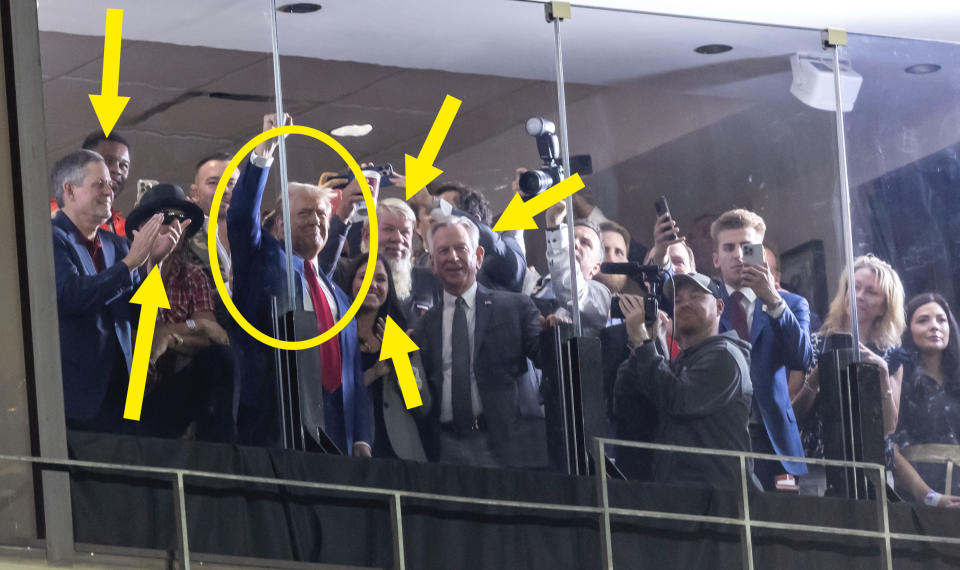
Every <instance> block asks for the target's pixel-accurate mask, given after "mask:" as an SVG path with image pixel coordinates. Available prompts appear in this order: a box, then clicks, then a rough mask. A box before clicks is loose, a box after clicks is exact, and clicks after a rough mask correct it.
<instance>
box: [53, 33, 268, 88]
mask: <svg viewBox="0 0 960 570" xmlns="http://www.w3.org/2000/svg"><path fill="white" fill-rule="evenodd" d="M81 37H82V36H81ZM101 49H102V44H101ZM264 60H266V61H269V60H270V55H269V54H259V53H252V52H242V51H237V50H218V49H212V48H204V47H195V46H179V45H173V44H160V43H156V42H138V41H126V42H123V48H122V50H121V57H120V90H121V93H120V94H121V95H122V94H123V87H124V85H125V84H131V83H133V84H138V83H139V84H145V85H162V86H164V87H179V88H183V89H186V88H192V87H197V86H201V85H204V84H207V83H209V82H211V81H214V80H216V79H218V78H220V77H223V76H224V75H228V74H230V73H231V72H233V71H236V70H238V69H242V68H245V67H247V66H249V65H252V64H254V63H256V62H258V61H264ZM102 73H103V72H102V63H101V61H100V59H99V58H98V59H97V60H96V61H93V62H90V63H89V64H87V65H85V66H83V67H81V68H79V69H77V70H76V71H74V72H73V73H71V74H70V75H71V76H73V77H82V78H85V79H90V80H94V81H100V78H101V76H102ZM262 80H263V81H269V82H270V84H271V85H272V84H273V74H272V73H271V74H270V75H264V76H263V79H262Z"/></svg>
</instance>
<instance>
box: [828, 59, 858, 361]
mask: <svg viewBox="0 0 960 570" xmlns="http://www.w3.org/2000/svg"><path fill="white" fill-rule="evenodd" d="M832 47H833V87H834V91H835V99H836V101H835V104H836V126H837V160H838V162H839V164H838V167H839V173H838V176H840V216H841V218H842V225H843V234H842V236H841V237H842V240H843V253H844V257H845V258H846V259H845V260H844V261H845V262H846V268H847V269H846V271H847V283H848V284H849V285H848V286H847V291H852V290H853V284H854V283H856V279H855V277H854V273H855V272H854V267H853V223H852V221H851V215H850V179H849V178H848V172H847V146H846V144H847V142H846V134H845V133H844V128H843V95H842V92H841V88H840V46H838V45H834V46H832ZM852 301H853V296H852V295H850V294H849V293H848V294H847V304H848V305H849V308H850V332H851V333H852V334H853V354H854V359H855V360H860V333H859V330H858V328H859V327H858V326H857V304H856V303H855V302H852Z"/></svg>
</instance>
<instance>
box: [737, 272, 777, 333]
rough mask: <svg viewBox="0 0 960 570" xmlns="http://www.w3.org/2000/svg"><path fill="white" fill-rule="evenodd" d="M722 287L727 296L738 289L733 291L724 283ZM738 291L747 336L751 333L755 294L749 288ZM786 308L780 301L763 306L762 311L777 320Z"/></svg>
mask: <svg viewBox="0 0 960 570" xmlns="http://www.w3.org/2000/svg"><path fill="white" fill-rule="evenodd" d="M723 286H724V287H726V288H727V295H733V294H734V293H735V292H736V291H738V289H734V288H733V287H731V286H730V285H727V284H726V283H724V284H723ZM739 291H740V293H741V294H742V295H743V299H741V301H740V304H741V306H742V307H743V309H744V311H746V313H747V333H748V334H749V333H752V332H753V308H754V307H755V306H756V301H757V294H756V293H755V292H754V291H753V289H751V288H749V287H743V288H742V289H739ZM786 308H787V304H786V303H784V302H782V301H781V302H780V303H779V304H778V305H775V306H773V307H768V306H767V305H763V310H764V311H765V312H766V313H767V314H768V315H770V318H771V319H779V318H780V315H782V314H783V311H784V310H786Z"/></svg>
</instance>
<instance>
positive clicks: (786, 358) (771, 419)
mask: <svg viewBox="0 0 960 570" xmlns="http://www.w3.org/2000/svg"><path fill="white" fill-rule="evenodd" d="M720 294H721V295H722V297H723V302H724V304H725V307H724V309H723V314H722V315H720V332H724V331H728V330H732V328H733V327H732V325H731V323H730V307H729V305H730V300H729V295H728V294H727V288H726V287H725V286H723V285H721V286H720ZM780 296H781V297H783V300H784V301H786V303H787V308H786V309H784V311H783V313H782V314H781V315H780V318H778V319H772V318H770V315H768V314H767V313H766V311H764V310H763V301H761V300H760V299H757V300H756V301H755V302H754V306H753V324H752V325H751V327H750V344H752V345H753V349H752V350H751V351H750V379H751V380H752V381H753V395H754V398H756V401H757V407H758V408H759V409H760V415H761V416H762V417H763V425H764V426H765V427H766V429H767V435H768V436H770V442H771V443H772V444H773V449H774V450H775V451H776V452H777V454H778V455H789V456H792V457H804V454H803V444H802V443H801V441H800V431H799V430H798V429H797V418H796V416H794V415H793V406H792V405H791V404H790V390H789V387H788V386H787V369H788V368H789V369H790V370H806V369H807V368H808V367H809V366H810V363H811V361H812V359H813V347H812V346H811V344H810V306H809V305H808V304H807V300H806V299H804V298H803V297H801V296H800V295H795V294H793V293H788V292H786V291H780ZM783 466H784V468H785V469H786V470H787V472H788V473H792V474H793V475H803V474H804V473H806V472H807V467H806V465H805V464H803V463H796V462H792V461H784V462H783Z"/></svg>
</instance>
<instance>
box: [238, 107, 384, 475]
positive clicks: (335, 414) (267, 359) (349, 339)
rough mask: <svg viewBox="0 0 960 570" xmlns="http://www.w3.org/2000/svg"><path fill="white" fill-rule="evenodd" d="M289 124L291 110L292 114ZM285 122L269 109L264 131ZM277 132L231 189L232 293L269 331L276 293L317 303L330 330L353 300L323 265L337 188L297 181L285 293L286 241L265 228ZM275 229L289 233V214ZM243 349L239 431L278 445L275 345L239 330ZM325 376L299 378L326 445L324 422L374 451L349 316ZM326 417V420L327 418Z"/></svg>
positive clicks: (349, 442)
mask: <svg viewBox="0 0 960 570" xmlns="http://www.w3.org/2000/svg"><path fill="white" fill-rule="evenodd" d="M286 119H287V122H289V116H287V117H286ZM275 126H277V120H276V115H267V116H265V117H264V120H263V130H264V131H267V130H270V129H271V128H273V127H275ZM276 144H277V143H276V139H271V140H270V141H267V142H264V143H262V144H261V145H260V146H258V147H257V148H256V149H255V150H254V151H253V155H252V156H251V157H250V159H249V161H248V162H247V164H246V166H244V167H243V171H242V172H241V173H240V178H239V179H238V180H237V184H236V186H234V189H233V197H232V199H231V201H230V211H229V212H228V213H227V232H228V234H229V238H230V249H231V257H232V262H233V300H234V302H235V303H236V305H237V308H238V309H239V310H240V312H241V313H243V315H244V316H246V318H247V320H249V321H250V323H251V324H253V325H254V326H256V327H257V328H258V329H260V330H261V331H269V330H270V327H271V320H272V318H271V316H270V305H271V297H276V298H277V300H278V306H279V307H280V309H281V311H283V310H285V308H286V307H288V306H293V307H296V308H297V309H301V310H305V311H311V312H313V313H314V314H315V315H316V318H317V327H318V330H320V331H326V330H328V329H329V328H330V327H332V326H333V324H334V323H335V322H336V321H337V319H339V318H340V317H341V316H343V315H344V314H345V313H346V312H347V309H348V308H349V307H350V299H349V298H347V296H346V295H345V294H344V292H343V291H341V290H340V288H339V287H337V286H336V284H334V283H333V281H332V280H331V279H330V275H328V274H327V273H325V272H324V271H322V270H320V269H319V267H318V264H317V255H318V254H319V253H320V250H321V249H323V245H324V244H325V243H326V241H327V235H328V231H329V216H330V193H329V191H328V190H327V189H325V188H321V187H319V186H315V185H312V184H302V183H298V182H291V183H290V184H289V185H288V187H289V194H290V196H289V198H290V236H291V249H292V250H293V254H294V255H293V260H292V261H293V279H294V281H295V283H294V284H293V292H294V293H293V294H294V299H293V300H292V303H291V300H290V299H289V294H288V293H287V290H288V288H287V273H286V258H285V255H284V244H283V243H282V242H280V241H279V240H277V239H275V238H274V237H273V236H272V235H271V234H270V233H269V232H266V231H264V230H263V228H262V227H261V220H260V207H261V203H262V202H263V191H264V188H265V187H266V183H267V176H268V175H269V173H270V165H271V164H272V162H273V151H274V149H275V147H276ZM277 223H278V230H277V233H278V234H280V235H282V234H283V233H284V228H283V223H284V222H283V220H282V219H280V220H279V221H278V222H277ZM236 336H237V342H236V343H235V349H236V350H238V351H239V353H240V362H241V379H240V409H239V413H238V418H237V422H238V425H237V429H238V431H239V433H240V440H241V443H247V444H252V445H276V444H278V443H279V441H280V434H281V431H280V427H281V426H280V420H279V418H280V416H279V409H278V400H277V394H276V390H275V386H276V382H275V380H274V376H273V375H274V374H275V370H274V366H273V359H272V354H273V353H272V351H271V350H270V349H269V348H268V347H266V346H265V345H263V344H261V343H260V342H259V341H257V340H256V339H254V338H252V337H250V336H249V335H246V334H244V333H239V332H238V333H237V335H236ZM316 350H319V351H320V376H321V377H320V378H311V379H307V380H306V381H304V382H303V383H301V384H300V411H301V423H302V425H303V427H304V431H305V432H306V433H308V434H309V435H310V437H312V438H313V440H314V441H315V442H316V443H317V444H318V445H320V444H321V441H320V436H319V429H320V428H321V427H322V428H323V431H324V433H325V434H326V436H327V437H329V438H330V439H331V440H332V441H333V442H334V443H335V444H336V445H337V447H338V448H339V449H341V450H342V451H344V452H345V453H351V452H352V453H353V454H354V455H363V456H369V455H370V449H371V448H370V442H372V441H373V440H372V437H373V434H372V433H371V423H370V412H369V405H368V401H367V399H366V392H365V390H364V386H363V383H362V380H361V368H360V350H359V344H358V337H357V325H356V321H354V320H351V321H350V322H349V323H348V324H347V326H346V327H345V328H344V329H343V330H342V331H341V332H340V334H338V335H337V336H336V337H334V338H332V339H330V340H329V341H327V342H325V343H323V344H321V345H320V346H319V347H318V348H317V349H316ZM320 418H322V425H321V419H320Z"/></svg>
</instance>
